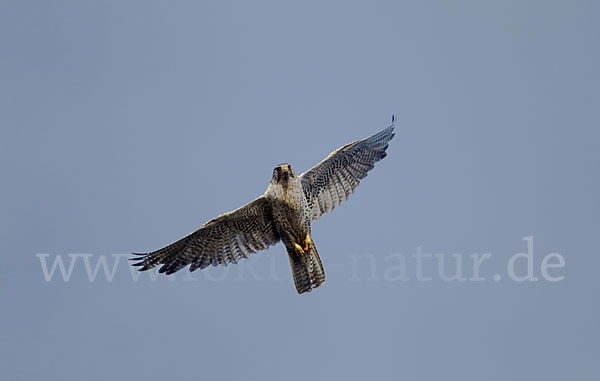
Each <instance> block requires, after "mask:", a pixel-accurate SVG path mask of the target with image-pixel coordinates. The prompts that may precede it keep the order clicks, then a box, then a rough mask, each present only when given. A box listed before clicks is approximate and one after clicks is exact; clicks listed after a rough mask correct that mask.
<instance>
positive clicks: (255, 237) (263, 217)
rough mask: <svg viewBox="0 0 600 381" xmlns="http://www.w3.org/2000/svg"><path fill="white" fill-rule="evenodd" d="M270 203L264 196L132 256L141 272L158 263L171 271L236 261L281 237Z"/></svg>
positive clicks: (162, 268) (163, 271)
mask: <svg viewBox="0 0 600 381" xmlns="http://www.w3.org/2000/svg"><path fill="white" fill-rule="evenodd" d="M271 216H272V214H271V204H270V203H269V201H268V200H267V199H266V198H265V197H264V196H261V197H259V198H257V199H256V200H254V201H252V202H250V203H249V204H247V205H244V206H242V207H241V208H239V209H236V210H234V211H231V212H229V213H225V214H222V215H220V216H218V217H217V218H215V219H213V220H211V221H209V222H207V223H206V224H204V225H202V226H201V227H200V228H199V229H198V230H196V231H195V232H193V233H191V234H190V235H188V236H186V237H184V238H182V239H180V240H179V241H177V242H175V243H172V244H170V245H169V246H167V247H164V248H162V249H160V250H157V251H153V252H151V253H145V254H134V255H138V257H136V258H131V260H133V261H138V262H137V263H134V264H133V265H134V266H142V268H141V269H140V271H145V270H149V269H151V268H154V267H156V266H158V265H162V267H161V268H160V269H159V270H158V272H160V273H167V274H172V273H174V272H176V271H178V270H180V269H182V268H184V267H185V266H187V265H189V264H191V266H190V271H194V270H196V269H198V268H201V269H203V268H205V267H207V266H208V265H213V266H217V265H227V264H228V263H237V262H238V261H239V260H240V259H241V258H247V257H248V254H251V253H255V252H257V251H259V250H264V249H266V248H267V247H269V246H271V245H274V244H276V243H277V242H278V241H279V236H278V234H277V232H276V231H275V229H274V227H273V223H272V217H271Z"/></svg>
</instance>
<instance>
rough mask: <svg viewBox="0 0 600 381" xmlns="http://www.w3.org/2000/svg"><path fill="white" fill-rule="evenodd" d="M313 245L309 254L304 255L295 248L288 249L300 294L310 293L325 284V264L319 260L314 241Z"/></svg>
mask: <svg viewBox="0 0 600 381" xmlns="http://www.w3.org/2000/svg"><path fill="white" fill-rule="evenodd" d="M311 244H312V247H311V250H310V252H309V253H303V252H301V251H299V250H297V249H296V248H294V247H291V248H290V247H288V248H287V251H288V257H289V258H290V265H292V274H294V283H295V284H296V290H297V291H298V294H303V293H305V292H310V291H312V290H313V289H315V288H317V287H319V286H320V285H322V284H323V282H325V271H323V264H321V258H319V253H318V252H317V248H316V247H315V244H314V242H312V239H311Z"/></svg>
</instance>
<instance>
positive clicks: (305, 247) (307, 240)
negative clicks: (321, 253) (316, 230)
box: [304, 234, 313, 253]
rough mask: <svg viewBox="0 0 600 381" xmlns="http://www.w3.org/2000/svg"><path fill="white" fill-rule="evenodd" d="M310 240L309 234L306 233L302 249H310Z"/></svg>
mask: <svg viewBox="0 0 600 381" xmlns="http://www.w3.org/2000/svg"><path fill="white" fill-rule="evenodd" d="M312 247H313V246H312V240H311V239H310V235H308V234H307V235H306V238H304V251H305V252H306V253H310V252H311V251H312Z"/></svg>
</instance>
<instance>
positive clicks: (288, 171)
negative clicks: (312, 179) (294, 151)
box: [282, 167, 290, 175]
mask: <svg viewBox="0 0 600 381" xmlns="http://www.w3.org/2000/svg"><path fill="white" fill-rule="evenodd" d="M282 173H283V174H284V175H289V174H290V170H289V169H288V167H285V168H283V171H282Z"/></svg>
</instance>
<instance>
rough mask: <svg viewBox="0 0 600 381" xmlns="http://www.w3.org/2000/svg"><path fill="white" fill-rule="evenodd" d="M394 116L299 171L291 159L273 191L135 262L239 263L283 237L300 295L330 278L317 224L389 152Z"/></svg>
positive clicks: (168, 266) (168, 265)
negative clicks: (315, 236)
mask: <svg viewBox="0 0 600 381" xmlns="http://www.w3.org/2000/svg"><path fill="white" fill-rule="evenodd" d="M393 131H394V118H392V124H391V125H390V126H389V127H388V128H386V129H385V130H383V131H381V132H379V133H377V134H375V135H373V136H371V137H368V138H366V139H363V140H359V141H356V142H353V143H350V144H347V145H345V146H343V147H341V148H339V149H337V150H335V151H333V152H332V153H331V154H330V155H329V156H327V157H326V158H325V159H324V160H323V161H321V162H320V163H319V164H317V165H315V166H314V167H313V168H311V169H309V170H308V171H306V172H304V173H303V174H301V175H296V174H295V173H294V171H293V169H292V167H291V166H290V165H289V164H280V165H278V166H277V167H275V169H274V170H273V176H272V179H271V182H270V183H269V186H268V188H267V191H266V192H265V193H264V194H263V195H262V196H260V197H258V198H257V199H255V200H254V201H252V202H250V203H248V204H246V205H244V206H242V207H241V208H238V209H236V210H233V211H231V212H228V213H225V214H222V215H220V216H218V217H216V218H214V219H212V220H211V221H209V222H207V223H205V224H204V225H202V226H201V227H200V228H199V229H198V230H196V231H195V232H193V233H191V234H189V235H187V236H185V237H183V238H182V239H180V240H179V241H177V242H174V243H172V244H170V245H169V246H166V247H164V248H162V249H160V250H157V251H153V252H150V253H145V254H135V255H137V257H135V258H132V260H133V261H137V262H136V263H134V264H133V265H134V266H140V271H145V270H149V269H152V268H154V267H157V266H159V265H160V268H159V270H158V272H160V273H166V274H172V273H174V272H176V271H178V270H180V269H182V268H184V267H186V266H188V265H189V266H190V271H195V270H197V269H199V268H200V269H203V268H205V267H208V266H209V265H213V266H217V265H227V264H229V263H238V261H240V260H241V259H242V258H247V257H248V255H250V254H252V253H255V252H257V251H260V250H264V249H267V248H268V247H269V246H271V245H274V244H276V243H277V242H279V241H282V242H283V244H284V245H285V247H286V249H287V252H288V257H289V260H290V264H291V266H292V274H293V276H294V283H295V285H296V290H297V291H298V293H299V294H302V293H304V292H309V291H312V290H313V289H314V288H317V287H319V286H320V285H321V284H322V283H323V282H324V281H325V273H324V271H323V265H322V264H321V259H320V258H319V254H318V252H317V249H316V247H315V244H314V241H313V240H312V238H311V234H310V233H311V232H310V229H311V223H312V221H315V220H318V219H319V218H321V216H322V215H323V214H325V213H327V212H330V211H332V210H333V209H334V208H335V207H337V206H338V205H339V204H340V203H342V201H345V200H346V199H348V197H349V196H350V195H351V194H352V193H353V192H354V190H355V189H356V187H357V186H358V184H359V183H360V180H362V179H363V178H365V177H366V176H367V172H368V171H370V170H371V169H372V168H373V167H374V164H375V163H376V162H377V161H379V160H381V159H383V158H384V157H385V156H386V152H385V151H386V149H387V147H388V143H389V141H390V140H391V139H392V138H393V137H394V132H393Z"/></svg>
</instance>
